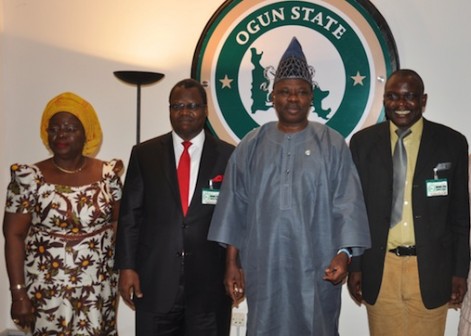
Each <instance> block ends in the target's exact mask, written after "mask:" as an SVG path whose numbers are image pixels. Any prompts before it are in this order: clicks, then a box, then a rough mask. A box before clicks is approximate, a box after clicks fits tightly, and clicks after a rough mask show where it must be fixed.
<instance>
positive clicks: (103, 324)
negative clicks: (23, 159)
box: [6, 160, 122, 336]
mask: <svg viewBox="0 0 471 336" xmlns="http://www.w3.org/2000/svg"><path fill="white" fill-rule="evenodd" d="M117 162H118V161H117V160H112V161H110V162H105V163H104V164H103V173H102V178H101V180H100V181H97V182H94V183H92V184H89V185H84V186H78V187H73V186H72V187H71V186H62V185H56V184H50V183H47V182H46V181H45V180H44V176H43V175H42V173H41V171H40V170H39V169H38V167H36V166H35V165H24V164H14V165H12V166H11V175H12V180H11V182H10V184H9V186H8V191H7V201H6V212H10V213H23V214H26V213H30V214H31V216H32V221H31V226H30V230H29V233H28V236H27V238H26V242H25V244H26V260H25V274H26V285H27V288H28V293H29V296H30V298H31V300H32V303H33V305H34V307H35V309H36V325H35V329H34V332H33V335H34V336H43V335H44V336H45V335H71V336H72V335H73V336H80V335H93V336H97V335H100V336H104V335H106V336H108V335H117V332H116V319H115V313H116V306H117V297H116V286H117V273H116V272H115V271H114V270H113V261H114V233H113V228H112V225H111V218H112V204H113V202H114V201H118V200H120V199H121V191H122V184H121V180H120V178H119V176H118V175H117V174H116V173H115V172H114V171H113V168H114V167H115V166H116V164H117Z"/></svg>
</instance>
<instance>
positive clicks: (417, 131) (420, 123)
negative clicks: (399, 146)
mask: <svg viewBox="0 0 471 336" xmlns="http://www.w3.org/2000/svg"><path fill="white" fill-rule="evenodd" d="M397 129H398V127H397V126H396V125H394V123H392V122H391V121H390V122H389V132H390V134H391V139H394V140H395V141H397V134H396V130H397ZM423 129H424V118H422V117H420V119H419V120H417V121H416V122H415V123H414V124H413V125H412V126H411V127H410V130H411V132H412V133H411V134H410V135H409V136H408V137H407V138H408V139H412V140H419V139H420V138H421V137H422V131H423Z"/></svg>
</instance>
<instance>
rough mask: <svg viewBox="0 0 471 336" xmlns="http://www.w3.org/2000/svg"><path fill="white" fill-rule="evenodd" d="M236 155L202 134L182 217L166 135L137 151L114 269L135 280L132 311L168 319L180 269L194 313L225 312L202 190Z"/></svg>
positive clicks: (220, 258)
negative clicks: (197, 164) (136, 290)
mask: <svg viewBox="0 0 471 336" xmlns="http://www.w3.org/2000/svg"><path fill="white" fill-rule="evenodd" d="M233 149H234V146H232V145H230V144H228V143H226V142H223V141H220V140H218V139H216V138H214V137H213V136H212V135H210V134H209V133H206V137H205V142H204V146H203V151H202V155H201V162H200V167H199V173H198V179H197V183H196V189H195V191H194V195H193V198H192V200H191V203H190V205H189V208H188V213H187V216H186V217H184V216H183V212H182V208H181V203H180V195H179V188H178V180H177V171H176V164H175V154H174V149H173V141H172V136H171V133H167V134H165V135H162V136H160V137H157V138H154V139H151V140H149V141H146V142H144V143H141V144H139V145H136V146H134V148H133V150H132V153H131V158H130V160H129V167H128V170H127V174H126V180H125V184H124V190H123V197H122V200H121V208H120V215H119V221H118V232H117V241H116V267H117V268H118V269H134V270H135V271H137V273H138V274H139V279H140V282H141V289H142V292H143V294H144V297H143V298H142V299H136V298H135V304H136V309H142V310H145V311H149V312H154V313H166V312H168V311H169V309H170V308H171V307H172V306H173V304H174V303H175V297H176V293H177V289H178V285H179V277H180V274H181V268H182V267H184V274H185V277H184V280H185V283H184V285H185V294H186V297H187V298H188V301H187V302H188V304H192V305H199V308H198V309H199V311H215V310H218V309H227V307H229V309H230V304H231V303H230V299H229V297H228V296H227V295H226V294H225V290H224V285H223V278H224V272H225V249H224V248H223V247H221V246H220V245H218V244H217V243H215V242H210V241H208V240H207V234H208V230H209V224H210V222H211V218H212V214H213V210H214V205H208V204H202V190H203V188H208V187H209V180H210V179H213V178H214V177H216V176H218V175H223V174H224V170H225V168H226V163H227V161H228V159H229V157H230V155H231V153H232V151H233ZM214 187H217V188H218V187H219V185H218V184H217V183H216V184H215V185H214ZM182 251H184V252H185V256H184V257H182V256H181V252H182ZM182 258H183V259H182ZM182 261H184V263H183V264H182Z"/></svg>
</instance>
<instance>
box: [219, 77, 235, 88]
mask: <svg viewBox="0 0 471 336" xmlns="http://www.w3.org/2000/svg"><path fill="white" fill-rule="evenodd" d="M219 81H220V82H221V83H222V87H221V89H224V88H226V87H227V88H229V89H231V83H232V81H233V79H229V77H227V75H224V78H223V79H220V80H219Z"/></svg>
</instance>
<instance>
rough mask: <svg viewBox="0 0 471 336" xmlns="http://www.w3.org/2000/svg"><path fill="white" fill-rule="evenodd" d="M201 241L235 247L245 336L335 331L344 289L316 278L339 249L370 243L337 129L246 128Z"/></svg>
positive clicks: (359, 196)
mask: <svg viewBox="0 0 471 336" xmlns="http://www.w3.org/2000/svg"><path fill="white" fill-rule="evenodd" d="M208 239H210V240H214V241H218V242H220V243H224V244H230V245H233V246H235V247H236V248H238V249H239V253H240V258H241V263H242V267H243V269H244V272H245V281H246V282H245V284H246V288H245V291H246V297H247V305H248V325H247V331H248V335H266V336H276V335H280V336H287V335H288V336H289V335H296V336H298V335H300V336H306V335H322V336H324V335H328V336H332V335H338V320H339V313H340V300H341V288H342V287H341V285H338V286H334V285H332V283H330V282H327V281H324V280H323V279H322V277H323V275H324V270H325V269H326V267H327V266H328V265H329V264H330V261H331V260H332V258H333V257H334V256H335V255H336V253H337V251H338V249H339V248H341V247H354V249H353V250H354V254H355V255H359V254H361V253H362V252H363V250H364V249H365V248H368V247H369V246H370V236H369V229H368V222H367V217H366V210H365V206H364V203H363V196H362V192H361V186H360V182H359V178H358V174H357V171H356V168H355V166H354V164H353V162H352V159H351V155H350V151H349V150H348V147H347V145H346V143H345V141H344V139H343V138H342V137H341V136H340V135H339V134H338V133H337V132H335V131H334V130H332V129H330V128H328V127H327V126H324V125H322V124H319V123H314V122H310V123H309V125H308V127H307V128H306V129H304V130H303V131H301V132H298V133H292V134H285V133H282V132H280V131H279V130H278V129H277V126H276V122H272V123H268V124H265V125H263V126H262V127H260V128H258V129H256V130H254V131H252V132H250V133H249V134H248V135H247V136H246V137H245V138H244V139H243V140H242V141H241V142H240V144H239V145H238V147H237V148H236V150H235V151H234V153H233V155H232V157H231V159H230V161H229V164H228V166H227V169H226V173H225V176H224V182H223V186H222V190H221V193H220V196H219V199H218V204H217V206H216V209H215V212H214V215H213V220H212V222H211V227H210V231H209V235H208Z"/></svg>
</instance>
